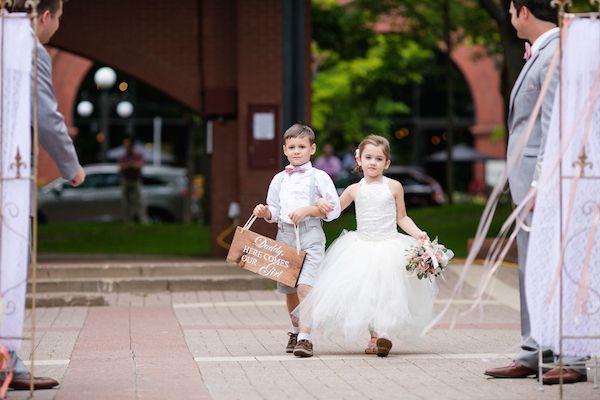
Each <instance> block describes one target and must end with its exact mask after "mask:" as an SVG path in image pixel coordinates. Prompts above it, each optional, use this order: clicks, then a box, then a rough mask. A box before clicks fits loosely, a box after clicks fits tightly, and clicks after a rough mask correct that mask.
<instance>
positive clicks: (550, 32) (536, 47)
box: [531, 27, 559, 57]
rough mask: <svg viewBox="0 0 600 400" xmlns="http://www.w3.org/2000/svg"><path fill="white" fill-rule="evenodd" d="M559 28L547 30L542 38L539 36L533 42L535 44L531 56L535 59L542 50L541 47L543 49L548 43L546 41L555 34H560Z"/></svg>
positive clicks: (532, 46)
mask: <svg viewBox="0 0 600 400" xmlns="http://www.w3.org/2000/svg"><path fill="white" fill-rule="evenodd" d="M558 31H559V28H558V27H556V28H552V29H549V30H547V31H546V32H544V33H542V34H541V35H540V36H538V38H537V39H535V41H534V42H533V44H532V45H531V56H532V57H533V56H534V55H535V53H537V52H538V51H539V50H540V47H542V45H543V44H544V43H546V40H548V38H549V37H550V36H552V35H553V34H554V32H558Z"/></svg>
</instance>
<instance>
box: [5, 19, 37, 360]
mask: <svg viewBox="0 0 600 400" xmlns="http://www.w3.org/2000/svg"><path fill="white" fill-rule="evenodd" d="M30 49H31V50H30ZM32 49H33V36H32V31H31V24H30V21H29V18H27V17H26V15H25V14H9V15H4V16H3V17H2V18H0V66H1V68H0V85H1V86H0V91H1V95H2V104H1V110H0V123H1V125H0V126H1V132H0V145H1V149H0V168H1V169H0V178H1V179H0V201H1V203H0V296H1V297H0V337H20V336H22V334H23V314H24V308H25V291H26V286H27V267H28V263H29V248H30V247H29V229H30V203H31V179H30V177H31V174H32V170H31V104H32V103H31V93H32V91H31V69H32ZM1 343H2V344H3V345H5V346H6V347H8V348H9V349H10V350H16V349H18V348H19V346H20V344H21V341H20V340H16V339H12V340H8V339H3V340H1Z"/></svg>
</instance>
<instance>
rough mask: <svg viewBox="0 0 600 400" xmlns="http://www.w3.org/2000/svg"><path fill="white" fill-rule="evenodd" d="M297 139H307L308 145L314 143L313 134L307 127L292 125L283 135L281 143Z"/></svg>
mask: <svg viewBox="0 0 600 400" xmlns="http://www.w3.org/2000/svg"><path fill="white" fill-rule="evenodd" d="M297 137H300V138H301V137H307V138H308V140H309V141H310V144H313V143H315V132H314V131H313V130H312V128H311V127H310V126H308V125H302V124H294V125H292V126H290V127H289V128H288V129H287V131H285V133H284V134H283V141H284V142H285V141H286V140H288V139H292V138H297Z"/></svg>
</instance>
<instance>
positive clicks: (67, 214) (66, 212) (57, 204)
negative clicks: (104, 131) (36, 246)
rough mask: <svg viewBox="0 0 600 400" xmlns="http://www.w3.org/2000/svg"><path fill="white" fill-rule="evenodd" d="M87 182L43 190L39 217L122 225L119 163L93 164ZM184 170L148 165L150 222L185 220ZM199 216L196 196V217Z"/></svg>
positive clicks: (146, 195)
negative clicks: (119, 223)
mask: <svg viewBox="0 0 600 400" xmlns="http://www.w3.org/2000/svg"><path fill="white" fill-rule="evenodd" d="M84 169H85V173H86V179H85V182H84V183H83V184H82V185H81V186H79V187H76V188H74V187H72V186H71V185H70V184H69V183H68V182H65V181H64V180H63V179H61V178H59V179H56V180H54V181H52V182H50V183H49V184H47V185H46V186H44V187H42V188H41V189H40V190H39V197H38V218H39V221H40V222H41V223H45V222H118V221H123V208H122V203H121V176H120V175H119V169H118V166H117V165H116V164H97V165H89V166H86V167H85V168H84ZM187 181H188V180H187V177H186V171H185V169H183V168H174V167H156V166H144V167H143V168H142V184H143V189H142V197H143V204H144V207H145V209H146V215H147V216H148V219H149V220H150V221H153V222H176V221H181V220H182V218H183V214H184V207H185V203H186V201H185V200H186V199H185V198H186V196H187V193H188V185H187ZM198 214H199V206H198V202H197V199H196V197H195V195H194V196H193V201H192V217H197V216H198Z"/></svg>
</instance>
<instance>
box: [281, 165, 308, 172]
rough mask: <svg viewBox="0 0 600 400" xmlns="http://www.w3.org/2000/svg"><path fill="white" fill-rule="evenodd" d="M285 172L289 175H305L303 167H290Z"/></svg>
mask: <svg viewBox="0 0 600 400" xmlns="http://www.w3.org/2000/svg"><path fill="white" fill-rule="evenodd" d="M285 172H287V173H288V174H293V173H294V172H300V173H304V168H303V167H292V166H291V165H288V166H287V167H285Z"/></svg>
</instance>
